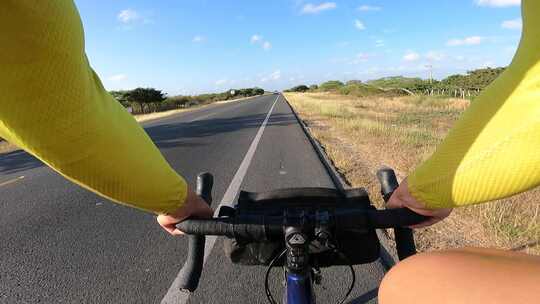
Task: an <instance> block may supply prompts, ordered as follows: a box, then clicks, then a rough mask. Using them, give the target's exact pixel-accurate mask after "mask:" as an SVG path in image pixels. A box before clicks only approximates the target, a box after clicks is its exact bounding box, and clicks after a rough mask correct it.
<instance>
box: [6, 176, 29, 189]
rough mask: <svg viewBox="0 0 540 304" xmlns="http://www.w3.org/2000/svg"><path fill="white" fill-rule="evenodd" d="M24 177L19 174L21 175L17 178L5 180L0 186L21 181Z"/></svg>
mask: <svg viewBox="0 0 540 304" xmlns="http://www.w3.org/2000/svg"><path fill="white" fill-rule="evenodd" d="M22 179H24V176H19V177H17V178H14V179H12V180H8V181H5V182H3V183H0V187H3V186H7V185H9V184H13V183H16V182H18V181H20V180H22Z"/></svg>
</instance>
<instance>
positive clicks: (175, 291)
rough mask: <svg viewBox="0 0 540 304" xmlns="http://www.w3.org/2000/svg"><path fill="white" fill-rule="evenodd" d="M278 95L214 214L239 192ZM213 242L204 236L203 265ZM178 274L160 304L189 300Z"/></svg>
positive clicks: (214, 239) (213, 237) (182, 302)
mask: <svg viewBox="0 0 540 304" xmlns="http://www.w3.org/2000/svg"><path fill="white" fill-rule="evenodd" d="M279 97H281V95H278V97H277V98H276V100H275V101H274V103H273V104H272V107H271V108H270V111H268V114H267V115H266V118H265V119H264V121H263V123H262V124H261V126H260V128H259V131H258V132H257V134H256V135H255V138H254V139H253V141H252V142H251V145H250V146H249V149H248V151H247V153H246V155H245V156H244V159H243V160H242V163H241V164H240V167H238V170H237V171H236V174H234V177H233V179H232V181H231V183H230V184H229V187H228V188H227V191H225V194H224V195H223V198H222V199H221V202H220V203H219V206H218V207H217V208H216V211H215V214H214V216H216V215H217V213H218V211H219V208H220V207H221V206H229V205H230V204H231V203H233V201H234V199H235V198H236V196H237V195H238V193H239V192H240V186H241V185H242V182H243V181H244V177H245V176H246V173H247V170H248V168H249V165H250V164H251V160H252V159H253V156H254V155H255V151H256V150H257V146H258V145H259V142H260V140H261V138H262V135H263V133H264V129H265V128H266V125H267V124H268V121H269V120H270V116H271V115H272V111H273V110H274V107H275V106H276V103H277V101H278V100H279ZM215 243H216V237H215V236H211V237H207V238H206V244H205V246H204V262H203V265H204V264H205V263H206V260H207V259H208V257H209V256H210V253H211V252H212V249H213V248H214V245H215ZM179 275H180V272H179V273H178V275H177V276H176V278H175V279H174V281H173V283H172V284H171V286H170V287H169V290H168V291H167V293H166V294H165V296H164V297H163V299H162V300H161V304H185V303H187V301H188V300H189V296H190V294H189V293H187V292H182V291H181V290H180V288H179V287H178V281H179V279H180V276H179Z"/></svg>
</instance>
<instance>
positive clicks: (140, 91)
mask: <svg viewBox="0 0 540 304" xmlns="http://www.w3.org/2000/svg"><path fill="white" fill-rule="evenodd" d="M109 93H110V94H111V95H112V96H113V97H114V98H115V99H116V100H118V102H120V103H121V104H122V105H123V106H125V107H127V108H131V111H132V113H133V114H145V113H152V112H160V111H167V110H172V109H178V108H187V107H191V106H195V105H203V104H209V103H213V102H216V101H223V100H230V99H236V98H242V97H251V96H257V95H263V94H264V90H263V89H261V88H244V89H233V90H229V91H226V92H221V93H209V94H200V95H178V96H172V97H168V96H167V94H166V93H164V92H163V91H162V90H157V89H155V88H136V89H133V90H123V91H110V92H109Z"/></svg>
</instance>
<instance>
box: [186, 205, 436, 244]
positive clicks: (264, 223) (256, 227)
mask: <svg viewBox="0 0 540 304" xmlns="http://www.w3.org/2000/svg"><path fill="white" fill-rule="evenodd" d="M307 218H308V219H311V220H313V221H315V218H314V215H308V216H307ZM426 219H427V217H425V216H423V215H420V214H417V213H415V212H413V211H411V210H410V209H406V208H400V209H386V210H365V211H357V210H355V211H348V210H347V209H342V210H340V209H338V210H336V211H335V213H334V219H333V222H334V223H335V225H336V229H337V230H338V231H339V230H354V229H360V230H361V229H379V228H380V229H386V228H395V227H400V226H410V225H415V224H418V223H420V222H423V221H425V220H426ZM284 221H285V217H284V216H263V215H259V216H237V217H235V218H212V219H191V220H186V221H183V222H181V223H179V224H177V225H176V227H177V228H178V229H180V230H181V231H183V232H185V233H187V234H189V235H214V236H226V237H229V238H241V239H242V240H245V241H247V242H260V241H265V240H272V239H277V238H279V237H282V236H283V223H284Z"/></svg>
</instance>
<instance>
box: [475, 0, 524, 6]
mask: <svg viewBox="0 0 540 304" xmlns="http://www.w3.org/2000/svg"><path fill="white" fill-rule="evenodd" d="M474 2H475V3H476V5H478V6H491V7H507V6H516V5H520V4H521V0H475V1H474Z"/></svg>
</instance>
